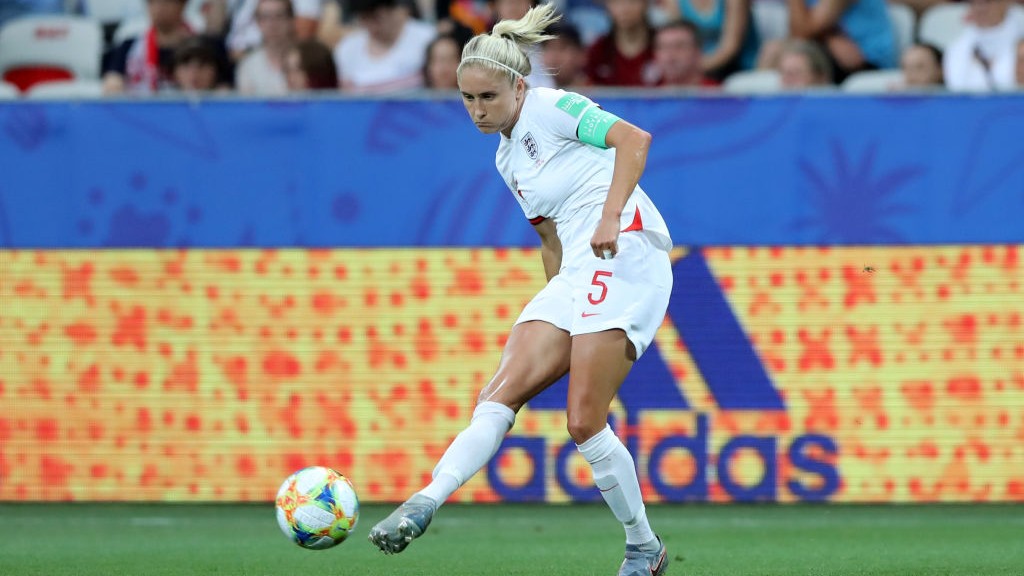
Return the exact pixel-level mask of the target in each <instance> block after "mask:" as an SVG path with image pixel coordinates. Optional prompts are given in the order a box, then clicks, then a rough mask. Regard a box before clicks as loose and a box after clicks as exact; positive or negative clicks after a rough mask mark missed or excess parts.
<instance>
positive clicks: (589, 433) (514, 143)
mask: <svg viewBox="0 0 1024 576" xmlns="http://www.w3.org/2000/svg"><path fill="white" fill-rule="evenodd" d="M557 19H558V16H556V15H555V14H554V11H553V8H552V7H551V5H550V4H544V5H541V6H537V7H536V8H533V9H531V10H530V11H529V12H528V13H527V14H526V15H525V16H524V17H523V18H521V19H519V20H511V21H509V20H505V21H502V22H499V23H498V24H497V25H495V26H494V29H493V31H492V32H491V33H490V34H481V35H478V36H476V37H474V38H473V39H471V40H470V41H469V43H467V45H466V47H465V48H464V50H463V52H462V62H461V63H460V65H459V69H458V76H459V90H460V91H461V93H462V99H463V103H464V104H465V106H466V110H467V111H468V112H469V116H470V119H472V121H473V123H474V124H475V125H476V126H477V128H479V130H480V131H481V132H483V133H485V134H495V133H496V134H500V142H499V144H498V152H497V158H496V163H497V167H498V171H499V172H500V173H501V176H502V177H503V178H504V179H505V182H506V183H507V184H508V186H509V188H510V189H511V190H512V192H513V194H514V195H515V198H516V199H517V200H518V202H519V204H520V205H521V206H522V209H523V211H524V212H525V215H526V217H527V218H528V219H529V220H530V223H531V224H533V226H534V227H535V228H536V230H537V233H538V234H539V235H540V239H541V259H542V261H543V265H544V271H545V273H546V275H547V278H548V283H547V285H546V286H545V287H544V288H543V289H542V290H541V291H540V292H539V293H538V294H537V295H536V296H535V297H534V298H533V300H531V301H530V303H529V304H527V306H526V307H525V309H524V310H523V311H522V313H521V314H520V316H519V318H518V320H517V321H516V323H515V325H514V326H513V328H512V332H511V334H510V335H509V338H508V342H507V344H506V345H505V349H504V351H503V353H502V358H501V361H500V363H499V365H498V369H497V372H496V374H495V375H494V377H493V378H492V379H491V381H490V382H489V383H488V384H487V386H486V387H484V389H483V390H482V391H481V392H480V396H479V399H478V404H477V406H476V409H475V410H474V412H473V417H472V419H471V421H470V424H469V426H468V427H467V428H466V429H465V430H463V431H462V432H461V433H460V434H459V435H458V436H457V437H456V438H455V440H454V441H452V444H451V445H450V446H449V447H448V450H447V451H446V452H445V454H444V456H442V457H441V460H440V462H438V464H437V467H436V468H435V469H434V472H433V481H432V482H431V483H430V484H429V485H428V486H427V487H426V488H424V489H423V490H421V491H420V492H418V493H416V494H414V495H413V496H412V497H411V498H410V499H409V500H408V501H406V502H405V503H404V504H402V505H401V506H400V507H398V509H396V510H395V511H394V512H393V513H392V514H391V515H390V516H388V517H387V518H385V519H384V520H382V521H381V522H380V523H378V524H377V525H376V526H374V527H373V528H372V529H371V531H370V536H369V538H370V541H371V542H373V543H374V544H375V545H376V546H377V547H379V548H380V549H381V550H383V551H384V552H386V553H397V552H401V551H402V550H404V549H405V547H406V546H408V544H409V543H410V542H412V540H413V539H414V538H417V537H419V536H421V535H422V534H423V533H424V531H425V530H426V529H427V526H428V525H429V524H430V521H431V519H432V517H433V515H434V513H435V512H436V511H437V508H438V507H439V506H440V505H441V504H443V503H444V502H445V501H446V500H447V499H448V497H449V496H451V494H452V493H453V492H455V490H456V489H458V488H459V486H461V485H462V484H464V483H465V482H466V481H467V480H468V479H469V478H470V477H471V476H473V474H475V473H476V472H477V471H478V470H480V468H482V467H483V466H484V465H485V464H486V463H487V461H488V460H490V459H491V457H492V456H493V455H494V454H495V452H496V451H497V449H498V447H499V445H500V444H501V441H502V439H503V438H504V436H505V434H506V433H507V432H508V431H509V429H510V428H511V427H512V424H513V423H514V422H515V417H516V413H517V412H518V411H519V409H520V408H522V407H523V405H524V404H526V402H527V401H529V400H530V399H531V398H533V397H534V396H536V395H537V394H539V393H540V392H541V391H543V390H544V389H545V388H547V387H548V386H550V385H551V384H553V383H554V382H555V381H556V380H558V379H559V378H561V377H562V376H563V375H564V374H565V373H566V372H568V373H569V374H570V378H569V393H568V399H567V416H568V429H569V434H570V435H571V436H572V438H573V440H574V441H575V442H576V444H577V446H578V448H579V451H580V453H581V454H582V455H583V456H584V458H586V460H587V462H589V463H590V465H591V468H592V470H593V474H594V483H595V484H596V485H597V486H598V487H599V488H600V490H601V494H602V496H603V497H604V499H605V501H606V502H607V504H608V506H609V507H610V508H611V509H612V512H613V513H614V515H615V517H616V518H617V519H618V520H619V521H621V522H622V524H623V525H624V526H625V530H626V558H625V560H624V561H623V563H622V567H621V568H620V570H619V575H620V576H624V575H630V576H632V575H643V576H651V575H652V574H654V575H660V574H663V573H664V572H665V569H666V567H667V565H668V557H667V555H666V553H665V546H664V544H663V543H662V542H661V539H660V538H659V537H658V536H656V535H655V534H654V532H653V531H652V530H651V526H650V524H649V523H648V520H647V515H646V512H645V509H644V503H643V500H642V498H641V494H640V485H639V483H638V481H637V476H636V470H635V467H634V464H633V458H632V456H631V455H630V453H629V451H627V450H626V447H625V446H623V444H622V442H620V441H619V439H618V437H616V436H615V434H614V433H613V432H612V430H611V428H610V427H609V426H608V424H607V419H608V412H609V408H610V406H611V402H612V399H613V398H614V396H615V394H616V393H617V392H618V389H619V386H620V385H621V384H622V382H623V380H624V379H625V377H626V375H627V373H628V372H629V370H630V368H631V367H632V366H633V363H634V362H635V361H636V359H637V358H639V357H640V355H641V354H643V352H644V350H645V349H646V348H647V346H648V345H649V344H650V343H651V340H652V339H653V338H654V333H655V331H656V330H657V329H658V326H659V325H660V324H661V322H662V320H663V319H664V316H665V309H666V308H667V306H668V298H669V293H670V292H671V289H672V273H671V267H670V264H669V257H668V250H669V249H670V248H671V245H672V241H671V239H670V238H669V234H668V230H667V227H666V226H665V222H664V221H663V220H662V218H661V215H660V214H659V213H658V210H657V209H656V208H655V207H654V204H653V203H652V202H651V200H650V199H649V198H648V197H647V195H646V194H645V193H644V191H643V190H642V189H641V188H640V187H639V186H638V185H637V182H638V181H639V179H640V175H641V173H642V172H643V170H644V165H645V163H646V160H647V150H648V146H649V145H650V141H651V136H650V134H648V133H647V132H644V131H643V130H641V129H639V128H637V127H636V126H633V125H631V124H629V123H628V122H626V121H624V120H621V119H619V118H617V117H615V116H614V115H612V114H609V113H607V112H605V111H602V110H601V109H600V108H599V107H598V106H597V105H596V104H594V103H593V102H591V101H590V100H589V99H587V98H586V97H584V96H581V95H579V94H574V93H572V92H563V91H561V90H554V89H548V88H534V89H530V88H528V87H527V85H526V83H525V81H524V77H526V76H527V75H529V73H530V71H531V70H530V61H529V59H528V58H527V56H526V50H527V49H529V48H530V47H531V46H533V45H535V44H537V43H539V42H542V41H544V40H547V39H548V38H550V37H549V36H546V35H545V34H544V33H543V30H544V29H545V28H546V27H547V26H548V25H550V24H552V23H553V22H555V21H556V20H557Z"/></svg>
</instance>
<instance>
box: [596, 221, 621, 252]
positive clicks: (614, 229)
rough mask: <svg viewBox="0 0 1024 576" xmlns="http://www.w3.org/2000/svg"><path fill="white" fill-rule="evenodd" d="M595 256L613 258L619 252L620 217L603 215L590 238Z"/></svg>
mask: <svg viewBox="0 0 1024 576" xmlns="http://www.w3.org/2000/svg"><path fill="white" fill-rule="evenodd" d="M590 247H591V248H592V249H593V250H594V256H597V257H598V258H602V259H604V260H611V259H612V258H614V257H615V255H616V254H618V253H619V219H618V218H606V217H602V218H601V221H600V222H599V223H598V224H597V230H595V231H594V236H593V237H592V238H591V239H590Z"/></svg>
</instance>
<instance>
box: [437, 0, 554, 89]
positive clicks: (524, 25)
mask: <svg viewBox="0 0 1024 576" xmlns="http://www.w3.org/2000/svg"><path fill="white" fill-rule="evenodd" d="M561 18H562V17H561V16H560V15H559V14H557V13H556V12H555V7H554V5H552V4H540V5H538V6H534V7H533V8H530V10H529V11H528V12H527V13H526V15H525V16H523V17H522V18H520V19H519V20H502V21H501V22H498V23H497V24H495V25H494V29H493V30H491V33H490V34H477V35H476V36H474V37H473V38H472V39H470V41H469V42H467V43H466V47H465V48H463V49H462V62H460V63H459V68H458V71H457V73H458V75H459V77H460V78H461V77H462V69H463V68H465V67H466V66H483V67H484V68H489V69H491V70H494V71H496V72H502V73H504V74H505V75H507V76H508V78H509V81H510V82H515V80H516V78H517V77H526V76H529V75H530V72H532V71H533V68H532V66H530V58H529V57H528V56H527V55H526V49H527V48H529V47H530V46H533V45H534V44H540V43H541V42H543V41H545V40H550V39H551V38H554V36H551V35H548V34H545V33H544V30H546V29H547V27H548V26H550V25H552V24H554V23H555V22H558V20H560V19H561Z"/></svg>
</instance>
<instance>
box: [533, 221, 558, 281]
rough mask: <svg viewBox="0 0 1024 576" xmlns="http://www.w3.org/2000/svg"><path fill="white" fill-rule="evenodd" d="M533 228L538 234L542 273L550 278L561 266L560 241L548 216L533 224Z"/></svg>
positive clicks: (553, 223)
mask: <svg viewBox="0 0 1024 576" xmlns="http://www.w3.org/2000/svg"><path fill="white" fill-rule="evenodd" d="M533 229H534V230H536V231H537V234H539V235H540V259H541V261H542V262H544V274H545V275H546V276H547V278H548V280H551V279H552V278H554V277H555V274H558V270H559V269H560V268H561V267H562V241H561V240H559V239H558V233H557V231H556V229H555V222H554V220H551V219H550V218H545V219H543V220H541V221H540V222H538V223H536V224H534V225H533Z"/></svg>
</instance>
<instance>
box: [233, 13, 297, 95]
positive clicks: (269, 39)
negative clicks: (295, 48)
mask: <svg viewBox="0 0 1024 576" xmlns="http://www.w3.org/2000/svg"><path fill="white" fill-rule="evenodd" d="M293 20H294V14H293V13H292V3H291V0H260V3H259V4H258V5H257V6H256V21H257V22H259V25H260V36H261V37H262V45H261V46H260V47H259V48H257V49H256V50H254V51H253V52H250V53H249V54H248V55H246V56H245V57H244V58H242V61H241V62H239V64H238V71H237V72H236V74H235V85H236V86H237V87H238V91H239V92H241V93H242V94H254V95H258V96H279V95H281V94H286V93H287V92H288V82H287V81H286V80H285V78H284V58H285V55H286V54H287V53H288V49H289V48H291V46H292V43H293V42H294V37H295V27H294V22H293Z"/></svg>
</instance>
